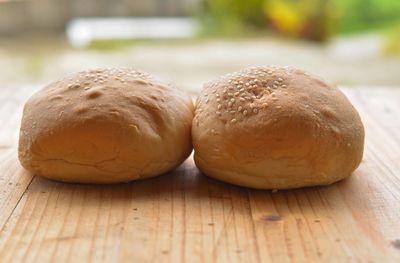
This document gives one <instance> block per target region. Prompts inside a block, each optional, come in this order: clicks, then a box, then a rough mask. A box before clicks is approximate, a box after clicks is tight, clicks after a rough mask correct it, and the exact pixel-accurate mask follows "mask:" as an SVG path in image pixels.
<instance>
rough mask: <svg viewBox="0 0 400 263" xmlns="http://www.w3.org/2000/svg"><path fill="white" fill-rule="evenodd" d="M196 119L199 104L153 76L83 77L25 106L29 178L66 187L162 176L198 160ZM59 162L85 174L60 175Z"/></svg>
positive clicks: (114, 72)
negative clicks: (38, 177)
mask: <svg viewBox="0 0 400 263" xmlns="http://www.w3.org/2000/svg"><path fill="white" fill-rule="evenodd" d="M192 118H193V103H192V101H191V98H190V97H189V96H188V95H187V94H185V93H184V92H182V91H180V90H179V89H177V88H175V87H174V86H173V85H171V84H169V83H166V82H164V81H162V80H160V79H158V78H156V77H155V76H153V75H151V74H148V73H145V72H141V71H136V70H130V69H118V68H117V69H95V70H88V71H84V72H79V73H76V74H73V75H71V76H69V77H67V78H64V79H62V80H60V81H57V82H54V83H51V84H50V85H48V86H47V87H45V88H44V89H42V90H41V91H39V92H38V93H36V94H34V95H33V96H32V97H31V98H30V99H29V100H28V102H27V103H26V104H25V108H24V113H23V119H22V124H21V133H20V144H19V158H20V160H21V163H22V164H23V165H24V166H25V167H26V168H28V169H29V170H32V171H35V172H36V173H38V174H39V175H43V176H48V177H52V178H55V179H60V180H64V181H81V182H112V181H128V180H132V179H136V178H139V177H148V176H154V175H157V174H160V173H162V172H165V171H166V170H168V169H171V168H173V167H174V166H177V165H178V164H179V163H180V162H182V161H183V160H184V159H185V158H186V157H187V156H188V154H189V153H190V151H191V136H190V127H191V121H192ZM54 161H59V162H60V163H64V164H65V165H64V166H63V168H62V169H64V170H68V169H69V168H70V167H72V166H77V167H78V168H76V169H75V170H74V171H73V172H71V171H69V172H70V175H68V171H64V170H62V169H58V170H57V171H54V169H55V168H54V165H53V164H52V163H53V162H54ZM50 165H53V166H51V167H52V168H49V166H50ZM68 165H69V166H68ZM67 166H68V167H67ZM66 167H67V168H66ZM84 167H87V168H88V169H89V168H90V169H91V170H90V169H89V170H90V171H87V173H88V175H84V174H82V173H83V172H82V173H80V172H79V171H83V170H85V169H83V168H84ZM49 171H52V174H51V175H50V174H49ZM90 173H91V174H92V175H90ZM98 174H101V176H98ZM95 176H96V177H95Z"/></svg>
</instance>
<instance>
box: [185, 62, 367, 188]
mask: <svg viewBox="0 0 400 263" xmlns="http://www.w3.org/2000/svg"><path fill="white" fill-rule="evenodd" d="M192 129H193V134H192V136H193V144H194V148H195V159H196V163H198V164H199V165H200V166H205V165H203V164H202V161H204V162H206V161H207V162H208V163H213V165H214V166H215V169H221V170H222V169H225V171H226V170H230V169H231V170H235V171H237V172H238V173H244V174H257V171H253V170H252V168H250V167H251V165H250V164H253V167H257V165H255V163H258V162H265V161H266V160H282V161H285V163H286V164H287V165H294V166H297V167H298V168H299V169H297V172H296V169H293V171H292V173H297V175H296V174H293V175H292V177H293V178H289V177H290V175H289V174H284V173H286V171H281V170H280V169H281V168H279V167H275V168H274V167H270V169H271V170H270V171H264V174H265V175H266V177H269V178H266V179H264V180H261V181H258V182H257V183H253V182H252V181H251V179H243V178H245V176H241V177H240V176H237V178H233V179H231V180H232V181H234V182H233V183H237V184H241V185H245V186H251V187H256V188H265V187H267V188H268V187H270V186H271V187H275V188H290V187H297V186H303V185H310V184H312V182H315V181H318V182H317V183H315V184H324V183H330V182H332V181H334V180H335V179H334V178H333V177H335V176H333V173H336V174H337V176H341V177H343V176H347V175H349V174H350V173H351V172H352V171H353V170H354V169H355V168H356V167H357V166H358V164H359V163H360V161H361V158H362V152H363V143H364V128H363V125H362V123H361V120H360V117H359V115H358V113H357V111H356V110H355V109H354V107H353V106H352V105H351V103H350V102H349V101H348V100H347V98H346V97H345V96H344V95H343V94H342V92H341V91H340V90H339V89H337V88H336V87H334V86H331V85H328V84H326V83H325V82H324V81H322V80H321V79H319V78H317V77H315V76H312V75H310V74H308V73H306V72H304V71H302V70H298V69H293V68H289V67H255V68H249V69H244V70H242V71H239V72H236V73H233V74H228V75H225V76H223V77H221V78H219V79H217V80H215V81H213V82H210V83H207V84H205V86H204V89H203V91H202V92H201V95H200V97H199V99H198V101H197V106H196V111H195V118H194V122H193V128H192ZM211 145H214V146H213V147H211ZM247 165H249V167H248V168H246V169H247V170H246V169H244V168H243V167H244V166H246V167H247ZM281 165H284V162H282V164H281ZM261 168H262V169H264V170H265V169H268V167H261ZM261 168H260V169H261ZM254 169H256V168H254ZM259 172H260V173H261V171H259ZM206 173H207V172H206ZM210 173H213V172H211V171H210ZM301 173H304V178H303V175H302V174H301ZM305 173H309V176H308V177H307V175H306V174H305ZM313 174H315V177H314V178H313ZM274 178H275V179H274ZM279 178H280V179H279ZM221 179H222V180H223V179H224V178H221ZM297 179H299V181H296V180H297ZM305 180H306V181H307V180H308V182H306V181H305Z"/></svg>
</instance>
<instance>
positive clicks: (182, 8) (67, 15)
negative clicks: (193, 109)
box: [0, 0, 400, 92]
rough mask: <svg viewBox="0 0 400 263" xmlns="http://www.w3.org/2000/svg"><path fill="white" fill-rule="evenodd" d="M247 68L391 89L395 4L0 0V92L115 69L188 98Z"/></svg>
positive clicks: (389, 0)
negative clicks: (143, 74)
mask: <svg viewBox="0 0 400 263" xmlns="http://www.w3.org/2000/svg"><path fill="white" fill-rule="evenodd" d="M256 65H291V66H295V67H300V68H303V69H305V70H308V71H311V72H313V73H315V74H318V75H320V76H322V77H323V78H325V79H326V80H328V81H330V82H332V83H336V84H338V85H368V86H382V85H385V86H396V85H397V86H400V1H399V0H246V1H241V0H146V1H140V0H69V1H68V0H0V88H1V87H5V86H8V87H10V86H18V85H32V86H40V85H43V84H45V83H48V82H50V81H53V80H55V79H58V78H61V77H63V76H64V75H65V74H68V73H71V72H75V71H79V70H83V69H87V68H93V67H113V66H120V67H133V68H137V69H142V70H146V71H149V72H152V73H155V74H158V75H160V76H163V77H166V78H168V79H170V80H172V81H174V82H176V83H178V84H179V85H180V86H182V87H184V88H185V89H188V90H190V91H192V92H196V91H198V90H199V89H200V88H201V86H202V83H203V82H205V81H208V80H210V79H213V78H215V77H217V76H219V75H221V74H225V73H228V72H231V71H235V70H238V69H240V68H243V67H246V66H256Z"/></svg>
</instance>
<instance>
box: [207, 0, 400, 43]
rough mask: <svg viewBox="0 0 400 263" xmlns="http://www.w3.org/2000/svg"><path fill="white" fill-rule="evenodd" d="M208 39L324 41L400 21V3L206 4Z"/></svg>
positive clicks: (219, 0)
mask: <svg viewBox="0 0 400 263" xmlns="http://www.w3.org/2000/svg"><path fill="white" fill-rule="evenodd" d="M199 18H200V21H201V22H202V25H203V27H202V33H203V34H205V35H218V36H237V35H246V34H249V33H252V32H259V31H263V30H265V29H268V30H269V31H276V32H279V33H282V34H285V35H289V36H293V37H300V38H307V39H312V40H316V41H324V40H326V39H327V38H328V37H329V36H330V35H332V34H334V33H348V32H357V31H361V30H368V29H376V28H379V27H382V26H385V25H389V24H391V23H394V22H395V21H400V0H246V1H243V0H205V1H204V8H203V12H202V13H201V14H200V15H199Z"/></svg>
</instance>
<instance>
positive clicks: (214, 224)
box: [0, 88, 400, 262]
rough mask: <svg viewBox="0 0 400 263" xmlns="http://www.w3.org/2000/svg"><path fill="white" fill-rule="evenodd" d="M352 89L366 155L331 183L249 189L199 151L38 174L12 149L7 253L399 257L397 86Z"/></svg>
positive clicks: (51, 256)
mask: <svg viewBox="0 0 400 263" xmlns="http://www.w3.org/2000/svg"><path fill="white" fill-rule="evenodd" d="M345 92H346V94H347V95H348V96H349V97H350V99H351V100H352V102H353V103H354V104H355V106H356V107H357V109H358V110H359V111H360V113H361V116H362V119H363V121H364V123H365V126H366V131H367V133H366V135H367V136H366V148H365V158H364V161H363V163H362V165H361V167H360V168H359V169H358V170H357V171H356V173H355V174H354V175H353V176H351V177H350V178H349V179H346V180H344V181H342V182H339V183H337V184H334V185H331V186H327V187H312V188H306V189H298V190H288V191H279V192H277V193H271V192H270V191H260V190H250V189H245V188H241V187H236V186H232V185H228V184H224V183H221V182H217V181H215V180H212V179H209V178H206V177H204V176H203V175H201V174H200V173H199V171H198V170H197V169H196V168H195V167H194V164H193V160H192V159H189V160H187V161H186V162H185V164H184V165H183V166H181V167H180V168H179V169H178V170H177V171H174V172H173V173H171V174H167V175H164V176H161V177H158V178H154V179H149V180H143V181H139V182H132V183H129V184H118V185H111V186H96V185H94V186H93V185H92V186H86V185H78V184H63V183H57V182H53V181H49V180H45V179H41V178H34V179H33V180H32V182H31V183H30V180H31V176H30V175H29V174H27V173H26V172H24V171H23V170H22V168H21V167H20V166H19V164H18V162H17V159H16V153H15V150H12V149H10V150H7V149H5V151H3V152H4V153H3V154H2V155H1V156H0V158H1V160H5V161H2V162H1V164H2V165H1V169H0V171H6V173H2V175H1V176H0V178H6V179H5V180H3V181H4V182H6V183H3V181H0V190H1V191H2V192H3V191H6V192H7V194H5V195H2V194H1V193H2V192H1V193H0V198H2V199H1V200H0V212H1V214H0V223H1V222H5V224H4V226H3V227H2V228H1V232H0V261H4V262H11V261H15V262H18V261H22V260H24V261H26V262H35V261H36V262H37V261H40V262H51V261H55V260H57V262H76V261H83V262H113V261H120V262H125V261H126V262H132V261H134V262H271V261H273V262H289V261H295V262H338V261H339V262H341V261H351V262H399V260H400V245H399V244H398V243H400V241H399V242H397V241H396V240H400V224H399V222H400V202H399V201H400V162H399V161H400V140H399V139H400V137H399V136H400V135H399V133H398V132H396V129H398V128H400V127H399V123H400V122H399V118H400V114H399V113H400V103H399V102H400V100H399V98H400V93H399V91H397V90H390V89H377V90H375V89H364V88H359V89H346V90H345ZM15 104H18V103H15ZM15 116H17V115H15ZM15 116H14V117H12V118H16V117H15ZM11 123H14V124H15V122H12V121H10V123H9V124H8V126H9V127H11V126H12V125H11ZM10 130H12V129H10ZM10 132H11V131H10ZM0 153H1V152H0ZM9 180H14V181H12V185H10V186H8V183H9ZM19 180H22V181H19ZM18 183H20V188H18V187H17V186H16V184H18ZM29 183H30V184H29ZM26 187H27V190H26V191H25V193H24V194H23V195H22V193H23V191H24V189H25V188H26ZM21 195H22V198H20V197H21ZM4 200H8V201H7V202H8V204H9V205H6V204H7V203H5V202H4ZM3 211H5V212H4V213H3ZM0 226H1V224H0Z"/></svg>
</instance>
